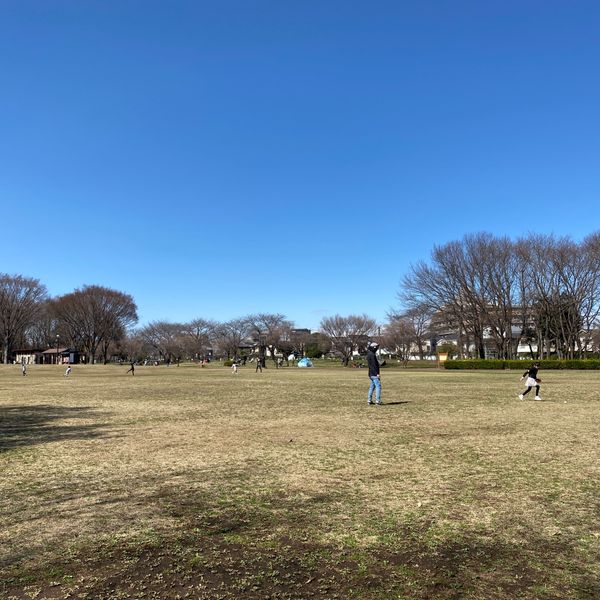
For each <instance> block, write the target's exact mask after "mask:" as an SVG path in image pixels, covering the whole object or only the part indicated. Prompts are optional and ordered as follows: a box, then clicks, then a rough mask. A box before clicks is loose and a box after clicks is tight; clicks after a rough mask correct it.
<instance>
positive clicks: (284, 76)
mask: <svg viewBox="0 0 600 600" xmlns="http://www.w3.org/2000/svg"><path fill="white" fill-rule="evenodd" d="M599 31H600V4H599V3H598V2H595V1H588V2H586V1H578V2H569V1H566V0H565V1H564V2H555V1H552V0H540V1H527V0H519V1H502V2H500V1H497V2H481V1H479V0H475V1H473V2H460V1H457V0H453V1H436V2H434V1H427V0H414V1H410V2H402V1H370V2H367V1H360V2H353V1H351V0H343V1H337V0H336V1H327V0H298V1H285V0H273V1H260V0H257V1H253V2H252V1H249V0H243V1H228V0H219V1H215V2H202V1H200V0H189V1H181V0H179V1H178V0H171V1H169V2H167V1H160V2H157V1H152V0H139V1H131V0H87V1H86V0H83V1H82V0H70V1H64V0H52V1H47V0H37V1H30V0H8V1H7V0H0V77H1V88H0V203H1V208H2V211H1V214H2V239H3V244H2V245H3V252H2V258H0V271H3V272H8V273H21V274H24V275H28V276H34V277H37V278H39V279H40V280H41V281H42V282H43V283H45V284H46V285H47V287H48V289H49V292H50V293H51V294H53V295H58V294H62V293H66V292H69V291H72V290H73V289H74V288H76V287H79V286H81V285H83V284H100V285H106V286H109V287H113V288H116V289H119V290H122V291H125V292H128V293H130V294H132V295H133V296H134V298H135V300H136V302H137V304H138V307H139V313H140V318H141V322H142V323H145V322H148V321H150V320H155V319H169V320H173V321H175V320H188V319H191V318H194V317H204V318H213V319H217V320H227V319H230V318H233V317H238V316H243V315H244V314H247V313H250V312H259V311H260V312H282V313H284V314H286V315H287V316H288V317H289V318H290V319H292V320H294V321H295V322H296V324H297V325H298V326H305V327H311V328H316V326H317V325H318V323H319V321H320V319H321V318H322V317H323V316H325V315H331V314H335V313H340V314H343V315H347V314H351V313H362V312H365V313H367V314H370V315H372V316H373V317H375V318H377V319H379V320H383V319H384V318H385V313H386V311H387V310H388V309H389V308H390V307H392V306H394V305H395V304H396V298H395V296H396V293H397V291H398V288H399V281H400V279H401V278H402V276H403V274H404V273H406V271H407V269H408V266H409V264H410V263H411V262H415V261H417V260H419V259H421V258H427V257H428V255H429V253H430V250H431V248H432V246H433V244H434V243H443V242H446V241H449V240H452V239H457V238H460V237H462V236H463V235H464V234H465V233H469V232H475V231H481V230H486V231H491V232H493V233H496V234H508V235H510V236H519V235H522V234H525V233H527V232H529V231H539V232H544V233H555V234H558V235H563V234H565V235H571V236H573V237H574V238H575V239H579V238H581V237H582V236H583V235H585V234H587V233H590V232H592V231H594V230H596V229H598V228H599V227H600V202H599V191H600V110H599V107H600V77H599V70H598V69H599V65H600V42H599V37H598V32H599Z"/></svg>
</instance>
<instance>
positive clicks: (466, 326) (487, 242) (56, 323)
mask: <svg viewBox="0 0 600 600" xmlns="http://www.w3.org/2000/svg"><path fill="white" fill-rule="evenodd" d="M398 299H399V301H400V303H401V305H402V309H401V310H391V311H390V312H389V314H388V318H387V321H386V322H385V323H381V324H378V323H377V322H376V320H375V319H373V318H372V317H370V316H368V315H366V314H361V315H349V316H341V315H335V316H332V317H326V318H324V319H322V320H321V323H320V330H319V332H318V333H311V332H309V331H308V330H306V329H297V328H296V327H295V325H294V323H293V322H292V321H291V320H289V319H288V318H287V317H286V316H285V315H283V314H280V313H258V314H250V315H246V316H243V317H239V318H235V319H231V320H229V321H225V322H217V321H214V320H210V319H204V318H196V319H193V320H192V321H190V322H183V323H180V322H170V321H153V322H150V323H148V324H146V325H144V326H141V327H136V325H137V323H138V314H137V305H136V303H135V301H134V299H133V298H132V296H130V295H129V294H126V293H124V292H121V291H118V290H114V289H110V288H107V287H103V286H99V285H84V286H82V287H81V288H78V289H75V290H74V291H73V292H70V293H68V294H64V295H62V296H58V297H50V296H49V294H48V291H47V289H46V287H45V286H44V285H43V284H42V283H40V281H39V280H37V279H34V278H29V277H25V276H22V275H8V274H5V273H0V348H1V351H2V357H3V362H4V363H7V362H9V361H10V357H11V352H12V351H13V350H14V349H17V348H20V349H24V348H37V349H47V348H52V347H57V345H58V343H59V340H60V343H61V345H63V346H69V347H72V348H75V349H77V350H78V351H80V352H82V353H84V354H85V355H86V357H87V362H88V363H94V362H96V361H98V360H101V361H103V362H106V361H108V360H109V359H111V357H115V356H118V357H121V358H122V359H124V360H140V359H142V358H144V357H157V358H160V360H164V361H166V362H173V361H177V360H181V359H185V358H203V357H205V356H206V355H207V353H209V352H210V353H212V354H213V355H215V356H218V357H224V358H239V357H240V356H241V355H243V354H248V353H249V351H250V349H251V351H252V352H253V353H255V354H257V355H258V357H259V359H260V360H261V361H262V362H263V363H264V360H265V357H266V356H268V355H270V356H271V357H273V358H274V357H275V351H277V352H278V353H279V354H280V355H283V356H284V357H287V356H289V355H291V354H295V355H296V356H298V355H300V356H305V355H307V356H310V357H316V356H320V355H322V354H328V353H331V354H333V355H336V356H338V357H339V358H340V359H341V360H342V362H343V363H344V364H345V365H348V364H349V363H350V361H351V360H352V357H353V355H354V353H356V352H361V351H364V349H365V347H366V345H367V343H368V341H369V340H370V339H378V340H379V342H380V344H381V345H382V347H385V348H386V349H388V350H389V351H391V352H392V353H394V354H396V355H397V356H399V357H400V358H403V359H408V358H409V357H410V356H414V355H416V356H418V357H419V358H424V357H425V355H426V354H427V353H428V352H431V351H432V350H433V348H432V345H431V343H432V342H433V344H435V340H436V339H439V338H440V337H442V336H443V335H444V333H447V332H454V334H455V338H456V350H457V353H458V355H459V357H468V356H472V357H479V358H485V357H486V356H487V355H488V354H489V352H490V348H491V349H492V350H493V353H494V355H495V356H496V357H497V358H502V359H513V358H517V349H518V348H519V346H520V345H523V344H525V345H527V346H528V347H529V348H530V353H531V356H532V357H533V356H535V357H537V358H545V357H549V356H558V357H560V358H578V357H586V356H587V355H588V354H589V352H590V351H592V350H593V351H597V349H598V346H600V336H599V335H598V331H599V329H598V321H599V315H600V232H596V233H593V234H591V235H589V236H587V237H585V238H584V239H583V240H582V241H581V242H574V241H573V240H571V239H570V238H565V237H555V236H551V235H539V234H532V235H528V236H527V237H524V238H519V239H516V240H512V239H510V238H508V237H505V236H503V237H499V236H494V235H492V234H488V233H476V234H469V235H466V236H464V237H463V238H462V239H460V240H455V241H451V242H448V243H446V244H443V245H436V246H434V248H433V250H432V253H431V257H430V260H429V261H424V260H422V261H418V262H417V263H415V264H413V265H411V266H410V269H409V271H408V273H407V274H406V275H405V276H404V278H403V279H402V283H401V286H400V289H399V292H398Z"/></svg>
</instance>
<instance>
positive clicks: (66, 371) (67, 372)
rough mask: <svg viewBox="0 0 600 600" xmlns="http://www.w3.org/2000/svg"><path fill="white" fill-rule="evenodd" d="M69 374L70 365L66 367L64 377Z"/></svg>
mask: <svg viewBox="0 0 600 600" xmlns="http://www.w3.org/2000/svg"><path fill="white" fill-rule="evenodd" d="M70 374H71V365H67V368H66V370H65V377H68V376H69V375H70Z"/></svg>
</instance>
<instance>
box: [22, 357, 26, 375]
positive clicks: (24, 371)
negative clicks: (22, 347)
mask: <svg viewBox="0 0 600 600" xmlns="http://www.w3.org/2000/svg"><path fill="white" fill-rule="evenodd" d="M21 371H22V372H23V377H25V375H27V363H26V362H25V359H23V360H22V361H21Z"/></svg>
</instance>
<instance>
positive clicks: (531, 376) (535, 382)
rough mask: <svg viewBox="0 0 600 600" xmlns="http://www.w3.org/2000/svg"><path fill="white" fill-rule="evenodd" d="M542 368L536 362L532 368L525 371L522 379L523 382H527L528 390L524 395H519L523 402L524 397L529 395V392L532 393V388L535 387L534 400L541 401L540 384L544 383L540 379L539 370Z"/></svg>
mask: <svg viewBox="0 0 600 600" xmlns="http://www.w3.org/2000/svg"><path fill="white" fill-rule="evenodd" d="M539 368H540V364H539V363H537V362H535V363H533V364H532V365H531V367H530V368H529V369H528V370H527V371H525V373H523V376H522V377H521V381H523V379H525V378H526V377H527V379H526V381H525V385H526V386H527V389H526V390H525V391H524V392H523V393H522V394H519V400H523V398H524V396H526V395H527V394H529V392H530V391H531V388H532V387H534V386H535V398H534V400H541V398H540V383H542V380H541V379H539V378H538V370H539Z"/></svg>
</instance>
